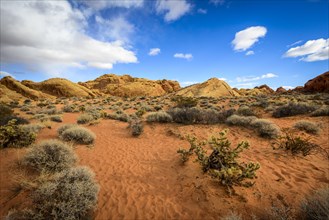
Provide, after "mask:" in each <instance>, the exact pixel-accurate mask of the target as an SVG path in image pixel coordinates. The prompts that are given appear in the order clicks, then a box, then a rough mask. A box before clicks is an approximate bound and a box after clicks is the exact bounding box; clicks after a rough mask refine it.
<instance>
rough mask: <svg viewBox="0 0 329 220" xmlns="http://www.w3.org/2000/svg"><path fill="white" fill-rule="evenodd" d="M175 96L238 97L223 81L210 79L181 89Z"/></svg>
mask: <svg viewBox="0 0 329 220" xmlns="http://www.w3.org/2000/svg"><path fill="white" fill-rule="evenodd" d="M176 95H181V96H187V97H202V96H203V97H221V96H239V94H238V93H237V92H236V91H234V90H233V89H232V88H231V87H230V86H229V85H228V84H227V83H226V82H225V81H223V80H219V79H217V78H211V79H209V80H207V81H205V82H203V83H198V84H194V85H192V86H188V87H186V88H183V89H181V90H180V91H178V92H177V93H176Z"/></svg>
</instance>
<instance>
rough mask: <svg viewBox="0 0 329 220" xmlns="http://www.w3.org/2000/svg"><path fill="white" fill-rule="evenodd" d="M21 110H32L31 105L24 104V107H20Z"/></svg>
mask: <svg viewBox="0 0 329 220" xmlns="http://www.w3.org/2000/svg"><path fill="white" fill-rule="evenodd" d="M20 110H21V111H22V112H28V111H30V107H29V106H26V105H24V106H22V107H21V108H20Z"/></svg>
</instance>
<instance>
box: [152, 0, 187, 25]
mask: <svg viewBox="0 0 329 220" xmlns="http://www.w3.org/2000/svg"><path fill="white" fill-rule="evenodd" d="M191 8H192V6H191V4H189V3H188V2H187V1H186V0H180V1H176V0H157V2H156V11H157V13H159V14H162V13H164V14H165V17H164V19H165V21H167V22H170V21H175V20H177V19H179V18H180V17H182V16H183V15H185V14H186V13H188V12H189V11H190V10H191Z"/></svg>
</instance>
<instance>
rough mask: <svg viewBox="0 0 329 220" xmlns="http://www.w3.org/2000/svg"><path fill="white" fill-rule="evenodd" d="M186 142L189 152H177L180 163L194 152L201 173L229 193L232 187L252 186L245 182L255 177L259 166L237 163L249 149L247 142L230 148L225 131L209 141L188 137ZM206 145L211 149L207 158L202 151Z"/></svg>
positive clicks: (205, 152) (204, 151)
mask: <svg viewBox="0 0 329 220" xmlns="http://www.w3.org/2000/svg"><path fill="white" fill-rule="evenodd" d="M188 141H189V143H190V149H189V150H185V151H183V150H182V149H180V150H178V151H177V152H178V153H180V154H181V155H182V161H183V162H184V161H186V160H187V159H186V157H189V156H191V155H192V154H193V153H191V152H194V153H195V155H196V156H197V161H198V162H199V163H200V165H201V167H202V170H203V172H205V173H208V174H209V175H210V176H211V177H213V178H215V179H217V180H218V181H219V183H220V184H222V185H224V186H226V187H227V189H228V191H229V192H231V189H232V187H233V186H245V187H249V186H252V185H253V184H254V183H253V182H250V181H246V180H247V179H253V178H255V177H256V171H257V170H258V169H259V168H260V165H259V164H258V163H252V162H249V163H244V162H239V161H238V159H239V157H240V153H241V152H242V151H243V150H245V149H248V148H249V143H248V142H245V141H242V142H240V143H239V144H238V145H237V147H235V148H233V147H231V143H230V141H229V140H228V139H227V130H224V131H222V132H220V133H219V137H215V136H212V137H211V139H210V140H209V141H202V142H197V139H196V138H195V137H188ZM206 145H208V146H209V147H210V148H211V149H212V152H211V153H210V155H209V156H208V155H207V151H206V150H205V149H204V146H206ZM182 152H184V153H182ZM184 157H185V158H184Z"/></svg>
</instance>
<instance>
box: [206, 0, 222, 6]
mask: <svg viewBox="0 0 329 220" xmlns="http://www.w3.org/2000/svg"><path fill="white" fill-rule="evenodd" d="M209 2H210V3H211V4H214V5H215V6H217V5H223V4H224V3H225V0H210V1H209Z"/></svg>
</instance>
